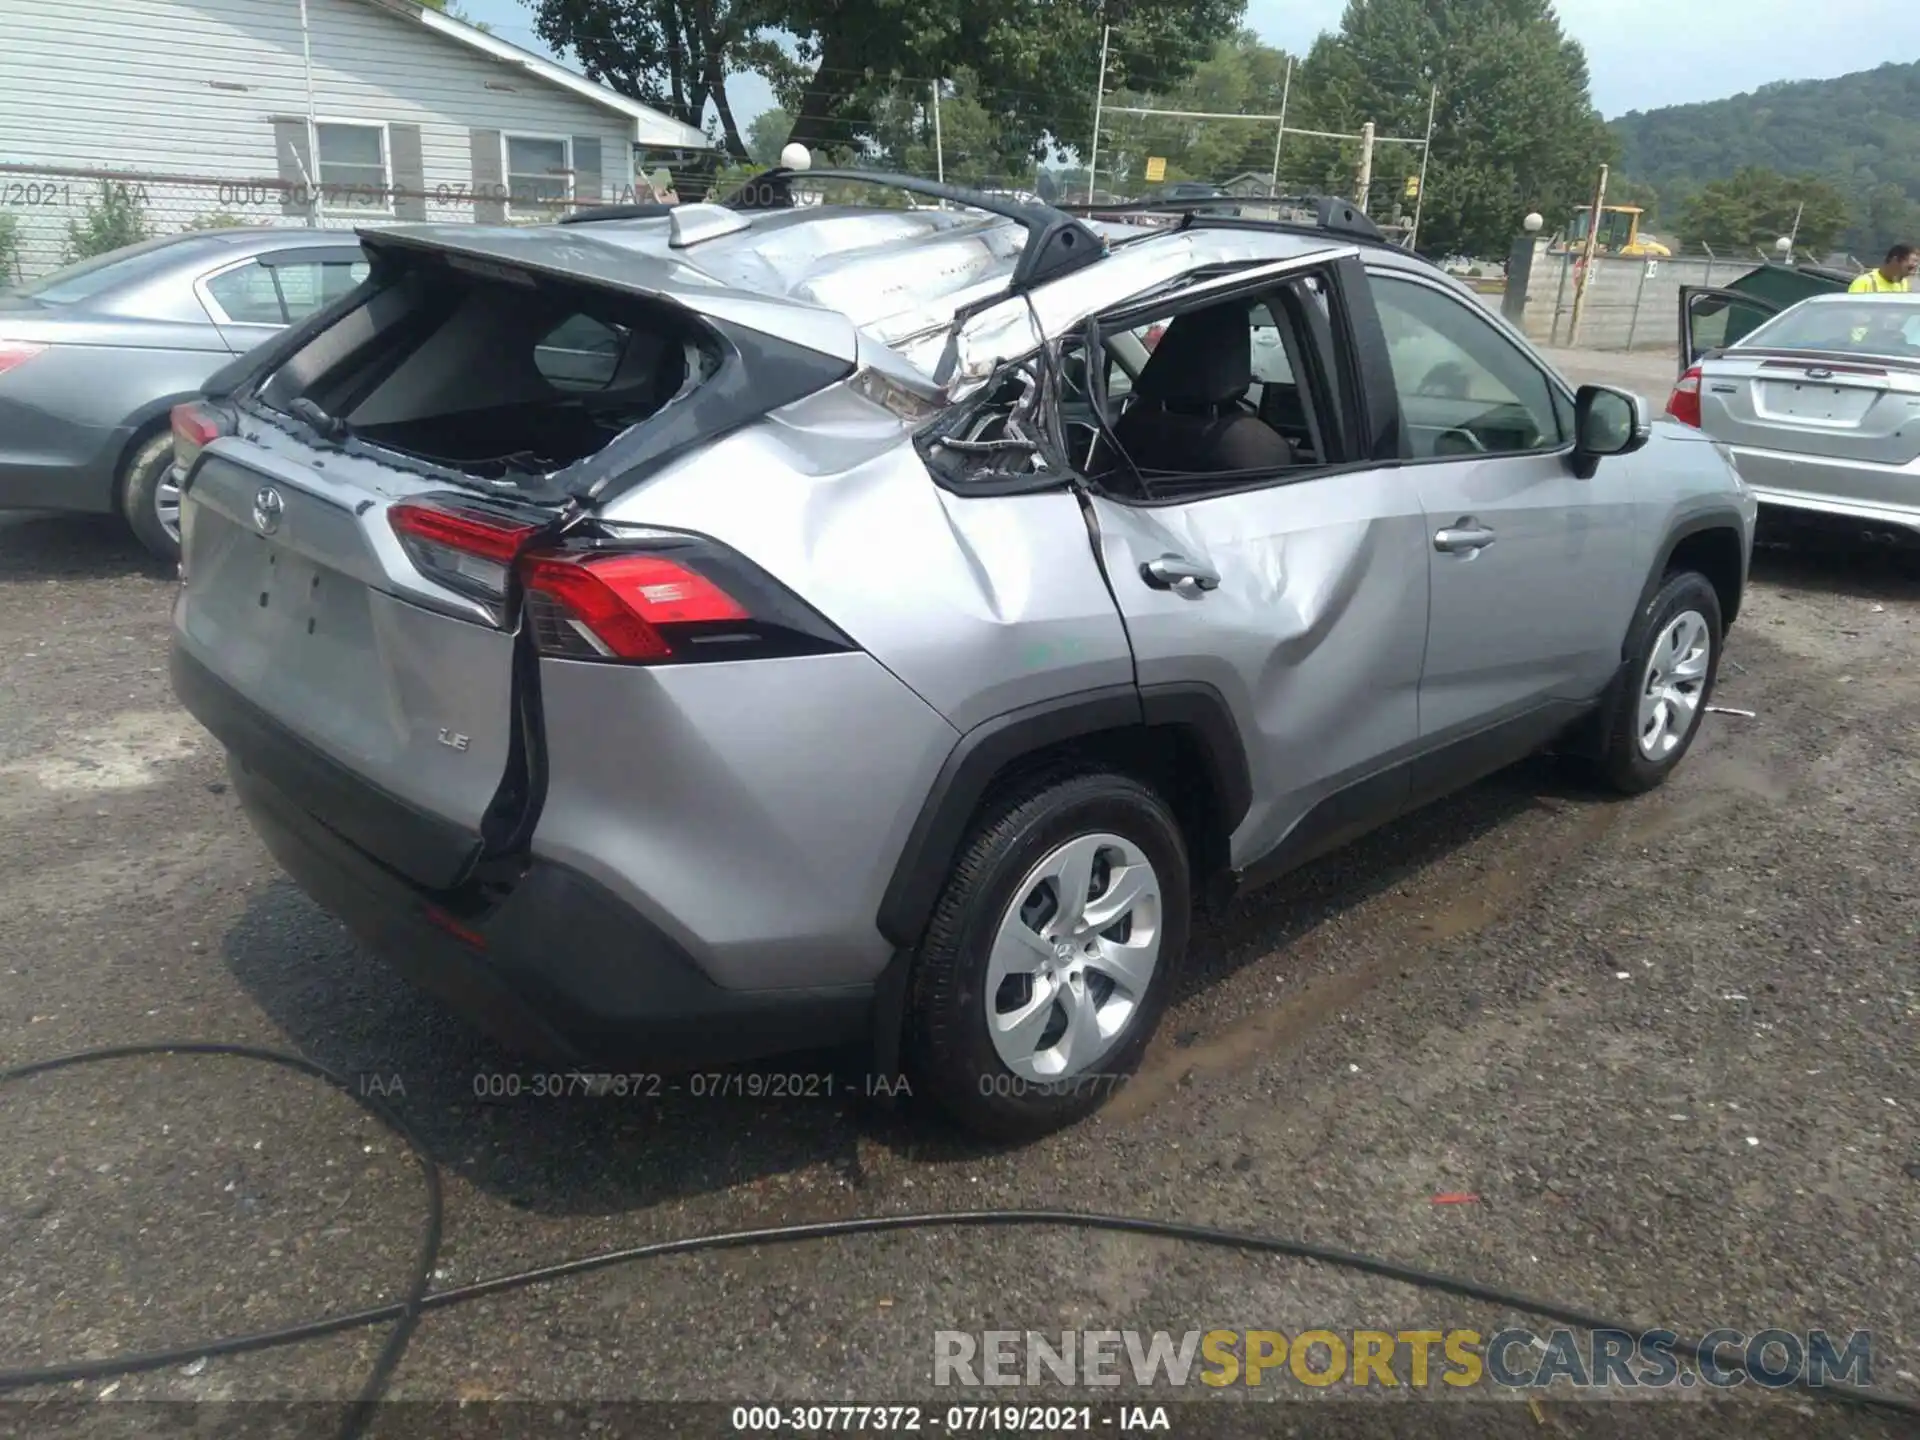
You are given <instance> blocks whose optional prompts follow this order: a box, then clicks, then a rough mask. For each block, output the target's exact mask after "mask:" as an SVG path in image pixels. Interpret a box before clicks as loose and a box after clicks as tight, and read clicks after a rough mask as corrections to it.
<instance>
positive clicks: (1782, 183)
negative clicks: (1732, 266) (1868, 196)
mask: <svg viewBox="0 0 1920 1440" xmlns="http://www.w3.org/2000/svg"><path fill="white" fill-rule="evenodd" d="M1796 215H1797V216H1798V217H1799V228H1798V231H1797V239H1798V243H1799V245H1800V246H1801V247H1803V248H1805V249H1809V250H1826V249H1829V248H1830V247H1832V246H1833V244H1834V243H1835V242H1836V241H1837V240H1838V239H1839V238H1840V236H1841V234H1842V232H1844V231H1845V230H1846V228H1847V223H1848V220H1849V218H1850V217H1849V214H1848V209H1847V199H1846V196H1844V195H1842V194H1841V193H1840V192H1839V191H1838V190H1836V189H1835V188H1834V187H1833V186H1832V185H1829V184H1828V183H1827V182H1826V181H1824V180H1822V179H1819V178H1818V177H1817V176H1813V175H1796V176H1787V175H1782V174H1780V173H1779V172H1778V171H1774V170H1765V169H1762V168H1760V167H1759V166H1757V165H1750V166H1747V167H1746V168H1745V169H1743V170H1739V171H1737V172H1735V173H1734V174H1733V175H1731V176H1729V177H1728V178H1727V179H1725V180H1716V181H1714V182H1713V183H1712V184H1710V185H1707V186H1705V187H1704V188H1702V189H1701V191H1700V193H1699V195H1698V196H1696V197H1695V198H1694V200H1693V201H1692V203H1691V204H1689V205H1688V206H1687V208H1686V210H1685V211H1684V212H1683V213H1682V214H1681V216H1680V236H1681V238H1682V239H1683V240H1686V241H1690V242H1692V243H1695V244H1705V245H1710V246H1712V247H1713V248H1714V249H1716V250H1721V249H1726V250H1740V251H1746V250H1751V249H1752V248H1754V247H1756V246H1757V247H1758V248H1760V249H1762V250H1769V251H1770V250H1771V249H1772V246H1773V242H1774V241H1775V240H1777V239H1779V238H1780V237H1781V236H1782V235H1787V234H1794V233H1796V232H1795V226H1794V220H1795V217H1796Z"/></svg>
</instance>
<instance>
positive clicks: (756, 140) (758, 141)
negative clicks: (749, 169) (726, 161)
mask: <svg viewBox="0 0 1920 1440" xmlns="http://www.w3.org/2000/svg"><path fill="white" fill-rule="evenodd" d="M792 129H793V117H792V116H791V115H789V114H788V113H787V112H786V111H784V110H782V109H781V108H780V107H779V106H778V105H776V106H774V107H773V109H771V110H762V111H761V112H760V113H759V114H758V115H756V116H754V117H753V123H752V124H751V125H749V126H747V155H748V156H749V158H751V159H752V161H753V163H754V164H756V165H769V166H771V165H778V164H779V163H780V151H781V149H782V148H783V147H784V146H785V145H786V143H787V134H788V132H789V131H791V130H792Z"/></svg>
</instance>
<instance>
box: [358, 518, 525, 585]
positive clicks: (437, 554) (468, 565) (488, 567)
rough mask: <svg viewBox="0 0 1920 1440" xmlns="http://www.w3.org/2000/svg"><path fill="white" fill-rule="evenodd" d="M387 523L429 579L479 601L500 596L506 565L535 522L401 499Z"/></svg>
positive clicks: (415, 563) (418, 568)
mask: <svg viewBox="0 0 1920 1440" xmlns="http://www.w3.org/2000/svg"><path fill="white" fill-rule="evenodd" d="M387 523H388V524H389V525H391V526H392V527H393V533H394V534H395V535H397V536H399V537H400V546H401V548H402V549H403V550H405V551H406V552H407V558H408V559H409V560H411V561H412V562H413V566H414V568H415V569H416V570H418V571H419V572H420V573H421V574H422V575H425V576H426V577H427V578H428V579H429V580H433V581H437V582H438V583H439V584H442V585H445V586H446V587H447V588H448V589H449V590H455V591H458V592H459V593H460V594H462V595H469V596H472V597H473V598H474V599H477V600H495V601H497V600H503V599H505V598H506V594H507V569H508V567H509V566H510V565H512V563H513V557H514V556H515V555H517V554H519V553H520V547H521V546H522V545H524V544H526V542H527V541H528V540H529V539H531V538H532V536H533V533H534V531H536V530H537V529H539V526H537V525H535V524H533V523H532V522H530V521H527V520H521V519H516V518H514V517H513V516H509V515H503V514H500V513H498V512H496V511H492V510H488V509H486V508H484V507H482V506H480V505H477V504H463V503H460V502H457V501H431V500H402V501H401V502H400V503H399V504H397V505H395V506H393V507H392V508H391V509H389V510H388V511H387Z"/></svg>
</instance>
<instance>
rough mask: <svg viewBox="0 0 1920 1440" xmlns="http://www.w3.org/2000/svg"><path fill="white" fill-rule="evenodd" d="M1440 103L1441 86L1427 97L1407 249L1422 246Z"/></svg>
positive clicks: (1434, 88)
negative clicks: (1422, 218)
mask: <svg viewBox="0 0 1920 1440" xmlns="http://www.w3.org/2000/svg"><path fill="white" fill-rule="evenodd" d="M1439 104H1440V87H1439V86H1438V85H1436V86H1434V87H1433V93H1432V94H1431V95H1429V96H1428V97H1427V140H1426V143H1425V144H1424V145H1422V146H1421V147H1420V188H1419V189H1418V190H1416V191H1414V194H1413V229H1412V230H1411V231H1410V232H1408V234H1407V249H1409V250H1418V249H1419V248H1420V216H1421V214H1422V213H1423V212H1424V211H1425V210H1426V208H1427V162H1428V161H1429V160H1431V159H1432V158H1433V112H1434V110H1435V109H1436V108H1437V107H1438V106H1439Z"/></svg>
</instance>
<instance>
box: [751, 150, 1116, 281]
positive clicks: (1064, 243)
mask: <svg viewBox="0 0 1920 1440" xmlns="http://www.w3.org/2000/svg"><path fill="white" fill-rule="evenodd" d="M796 180H804V181H807V182H812V181H816V180H852V181H855V182H857V183H859V184H862V185H874V186H878V187H880V188H882V189H887V190H898V191H900V192H901V193H902V194H906V195H918V196H921V197H922V198H924V199H928V200H945V201H948V202H950V203H951V204H955V205H965V206H967V207H968V208H969V209H973V210H984V211H986V212H987V213H988V214H989V215H998V216H999V217H1000V218H1001V219H1003V220H1011V221H1013V222H1014V223H1015V224H1017V225H1019V226H1020V227H1021V229H1023V230H1025V231H1026V232H1027V243H1026V246H1025V248H1023V249H1022V250H1021V252H1020V258H1019V260H1018V261H1017V262H1015V264H1014V267H1013V278H1012V280H1011V281H1009V282H1008V287H1007V288H1008V289H1009V290H1011V291H1013V292H1014V293H1016V294H1018V293H1019V292H1021V291H1023V290H1028V289H1031V288H1032V287H1033V286H1035V285H1039V284H1042V283H1043V282H1045V281H1048V280H1053V279H1057V278H1058V277H1059V276H1062V275H1067V274H1071V273H1072V272H1073V271H1075V270H1078V269H1080V268H1081V267H1082V266H1083V265H1091V264H1093V262H1094V261H1096V260H1098V259H1099V258H1100V257H1101V255H1103V254H1104V253H1105V252H1106V243H1105V242H1104V241H1103V240H1101V238H1100V237H1099V236H1098V235H1096V234H1095V233H1094V232H1093V231H1092V230H1090V229H1088V228H1087V226H1086V224H1085V222H1084V221H1081V220H1079V219H1076V218H1075V217H1074V216H1072V215H1069V214H1068V213H1067V212H1066V211H1065V210H1063V209H1060V208H1058V207H1056V206H1052V205H1027V204H1024V203H1022V202H1021V201H1018V200H1014V199H1010V198H1008V197H1007V196H1004V195H988V194H984V193H982V192H981V191H978V190H969V189H967V188H965V187H964V186H959V185H943V184H941V183H940V182H939V181H937V180H922V179H921V178H920V177H918V176H917V175H896V174H893V173H891V172H888V171H883V170H787V169H774V170H768V171H766V172H764V173H763V174H760V175H756V176H754V178H753V179H751V180H749V181H747V182H746V184H744V185H742V186H741V187H740V189H739V190H738V191H736V192H735V193H734V194H732V195H730V196H728V197H727V198H726V199H725V200H722V201H720V202H719V203H720V204H722V205H725V206H728V207H729V208H731V209H735V210H785V209H789V208H791V207H792V206H793V205H794V203H795V201H794V196H793V185H794V182H795V181H796Z"/></svg>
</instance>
